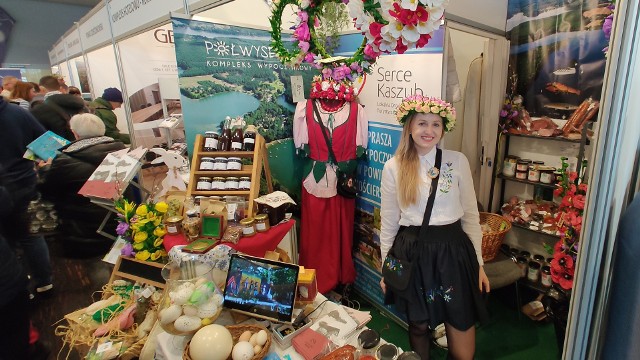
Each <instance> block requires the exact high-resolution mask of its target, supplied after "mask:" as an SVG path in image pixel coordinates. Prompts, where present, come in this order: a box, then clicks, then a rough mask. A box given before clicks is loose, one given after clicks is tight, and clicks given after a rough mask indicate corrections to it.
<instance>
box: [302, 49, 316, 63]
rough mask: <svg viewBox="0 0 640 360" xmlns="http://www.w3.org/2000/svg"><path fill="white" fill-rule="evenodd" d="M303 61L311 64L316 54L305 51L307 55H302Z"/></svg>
mask: <svg viewBox="0 0 640 360" xmlns="http://www.w3.org/2000/svg"><path fill="white" fill-rule="evenodd" d="M308 50H309V49H307V51H308ZM304 61H305V62H308V63H310V64H313V63H314V62H315V61H316V55H315V54H314V53H307V55H305V56H304Z"/></svg>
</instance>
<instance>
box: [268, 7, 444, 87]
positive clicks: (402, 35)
mask: <svg viewBox="0 0 640 360" xmlns="http://www.w3.org/2000/svg"><path fill="white" fill-rule="evenodd" d="M326 2H328V3H329V2H334V3H344V4H346V5H347V7H348V9H349V15H350V17H351V18H353V19H354V24H355V27H356V28H357V29H358V30H359V31H360V32H361V33H362V34H363V35H364V36H365V37H364V39H363V41H362V43H361V45H360V47H359V48H358V49H357V50H356V51H355V53H354V54H353V55H352V56H351V57H350V58H345V59H344V61H342V62H340V63H338V64H337V66H334V65H333V64H332V65H329V66H327V65H323V64H322V63H321V60H322V59H328V58H331V57H332V56H331V55H330V54H329V53H328V52H327V51H326V49H325V47H324V44H322V43H321V41H320V40H319V39H318V37H317V35H316V34H315V28H317V27H318V26H320V17H321V16H323V15H324V8H323V6H322V5H323V3H325V0H279V1H277V0H276V1H274V2H273V10H272V16H271V18H270V19H269V21H270V22H271V37H272V39H273V40H272V43H271V46H272V47H273V49H274V51H275V53H276V55H277V56H278V57H279V58H280V60H281V61H282V62H283V63H285V64H290V65H292V66H297V65H300V64H302V63H303V62H305V63H309V64H312V65H313V66H315V67H316V68H318V69H321V68H323V67H325V68H329V69H330V70H331V71H332V72H336V71H337V72H338V76H345V77H349V78H351V79H352V80H353V79H355V78H358V77H360V76H362V75H363V73H369V72H370V71H371V68H370V67H371V65H372V64H374V63H375V62H376V60H377V58H378V57H379V56H380V54H382V53H387V54H389V53H392V52H394V51H395V52H397V53H399V54H402V53H404V52H405V51H407V50H408V49H410V48H414V47H415V48H421V47H424V46H425V45H427V43H428V42H429V40H430V39H431V35H430V34H431V33H432V32H433V31H435V30H437V29H438V28H439V27H440V24H441V23H442V19H443V17H444V9H445V6H446V5H447V4H448V0H383V1H379V0H363V1H361V0H351V1H350V0H326ZM287 5H294V6H299V11H298V12H297V18H296V23H295V25H294V26H293V27H292V28H291V29H292V30H293V38H294V40H293V45H294V50H291V51H290V50H288V49H286V48H285V46H284V44H283V43H282V34H281V31H280V28H281V25H282V14H283V11H284V9H285V7H286V6H287ZM354 65H355V66H354ZM325 78H326V76H325ZM337 80H341V78H340V79H337Z"/></svg>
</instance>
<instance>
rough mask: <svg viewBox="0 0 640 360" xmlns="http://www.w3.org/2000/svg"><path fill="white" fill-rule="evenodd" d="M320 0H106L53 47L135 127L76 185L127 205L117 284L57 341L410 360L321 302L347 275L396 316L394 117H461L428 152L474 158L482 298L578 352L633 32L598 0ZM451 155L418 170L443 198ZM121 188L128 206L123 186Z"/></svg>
mask: <svg viewBox="0 0 640 360" xmlns="http://www.w3.org/2000/svg"><path fill="white" fill-rule="evenodd" d="M330 3H331V4H329V2H325V3H322V2H321V3H319V4H315V5H312V6H310V5H309V3H308V2H307V3H305V2H304V1H303V2H300V3H298V2H294V1H287V0H281V1H274V2H272V1H257V0H234V1H207V0H201V1H195V0H185V1H181V0H153V1H151V0H150V1H138V0H136V1H130V0H111V1H105V2H104V3H101V4H99V5H98V6H96V8H94V9H92V10H91V11H90V12H89V13H88V14H87V15H86V16H85V17H84V18H82V19H80V20H79V21H78V23H77V24H76V26H74V27H73V28H72V29H70V30H69V31H68V32H67V33H66V34H65V35H64V36H63V37H62V38H61V40H60V41H59V42H58V43H56V44H54V46H53V47H52V49H51V50H50V51H49V57H50V61H51V66H52V71H53V72H54V73H57V74H60V75H61V76H62V77H63V78H64V79H65V80H66V81H67V84H68V85H73V86H76V87H78V88H80V89H81V91H82V93H83V94H85V95H86V97H87V98H88V97H90V98H92V99H95V98H96V97H99V96H100V95H101V94H102V91H103V90H104V89H106V88H110V87H116V88H118V89H121V90H122V95H123V104H122V108H119V109H114V112H115V114H116V116H117V127H118V128H119V129H120V131H121V132H125V133H129V134H131V138H132V146H131V148H130V149H126V150H123V151H118V152H116V153H112V154H109V155H108V157H107V158H106V159H105V161H103V163H102V164H101V165H100V166H99V167H98V168H97V169H96V171H95V172H94V175H92V177H91V178H89V180H88V181H87V183H86V184H85V186H84V187H83V188H82V189H81V191H80V194H81V195H83V196H86V197H88V198H89V199H90V200H91V202H92V203H94V204H95V205H97V206H101V207H102V208H105V209H107V210H109V212H110V214H116V219H117V220H118V222H117V229H116V233H117V234H116V235H117V236H115V237H114V240H115V245H114V247H113V248H112V249H111V251H110V252H109V254H107V255H106V256H105V258H104V261H107V262H110V263H112V264H113V265H114V268H113V273H112V275H111V279H110V281H109V283H108V284H106V285H105V289H104V293H103V294H102V299H100V300H99V301H97V302H95V303H93V304H92V305H91V306H89V307H87V308H85V309H78V310H77V311H76V312H74V313H71V314H68V315H67V316H66V317H65V320H66V322H67V323H66V324H65V325H63V326H61V327H60V328H59V329H58V330H57V331H56V332H57V335H60V336H61V337H62V338H63V340H64V342H65V344H66V345H67V346H69V347H70V348H73V349H74V350H75V351H78V353H79V354H80V355H81V356H89V357H90V358H97V359H110V358H116V357H122V358H125V359H126V358H135V357H139V358H141V359H153V358H165V359H194V360H198V359H212V358H213V359H227V358H230V359H231V358H232V359H234V360H241V359H242V360H247V359H256V360H258V359H263V358H264V359H281V358H282V359H284V358H289V359H307V360H309V359H365V358H366V359H389V360H391V359H401V358H406V359H414V358H419V355H418V354H417V353H414V352H413V351H410V350H411V349H408V348H401V347H400V346H398V344H393V343H391V342H389V341H388V340H387V339H385V338H384V334H383V335H382V337H381V334H380V331H378V330H379V329H378V330H376V329H375V328H374V326H371V328H368V327H367V324H368V321H369V320H371V315H370V314H369V313H368V312H364V311H358V310H355V309H352V308H351V307H349V306H345V304H347V303H348V301H347V302H345V301H343V302H342V304H341V303H340V299H337V300H336V299H335V298H334V297H333V295H335V294H336V293H338V292H340V291H344V292H343V293H342V294H340V295H344V296H348V294H349V291H351V290H353V291H354V292H355V293H357V294H358V296H360V297H362V298H363V299H365V300H366V301H368V302H369V303H371V304H372V305H373V306H375V307H376V308H378V309H379V311H380V312H381V313H383V314H385V316H387V317H389V318H390V319H392V320H394V321H395V322H397V323H399V324H401V326H403V327H405V328H406V326H407V322H408V321H407V313H406V312H405V311H401V310H398V308H397V307H396V306H394V305H389V301H388V300H389V299H388V298H386V299H385V293H383V292H382V291H381V289H380V281H381V279H385V280H388V279H389V278H388V275H386V274H385V275H384V276H383V273H384V272H383V269H385V268H387V269H391V268H394V269H397V268H396V267H394V266H395V265H397V264H400V268H402V266H403V265H402V263H400V262H398V263H392V265H389V264H390V263H391V261H394V260H393V258H391V259H392V260H389V259H390V258H389V257H384V255H385V254H386V250H389V249H386V250H385V249H383V247H384V244H383V243H382V241H381V238H383V237H384V234H383V227H385V226H388V225H383V224H384V222H385V218H384V216H385V215H383V212H384V210H381V207H382V204H383V201H384V200H383V196H384V191H389V190H385V189H384V188H383V187H384V184H383V182H384V181H388V179H387V180H385V179H384V175H383V170H384V169H385V163H387V162H388V161H389V160H390V159H391V158H393V156H394V154H395V153H396V150H397V148H398V145H399V144H400V143H401V142H402V141H403V139H402V137H403V121H404V120H406V119H403V118H402V117H401V116H400V115H399V114H401V113H402V112H403V111H406V112H407V114H413V113H416V112H418V113H420V112H426V113H432V114H436V115H438V116H439V117H441V118H442V119H443V120H442V125H443V127H448V126H451V128H453V125H456V128H455V130H453V131H451V132H449V130H452V129H449V128H446V129H444V130H443V133H444V132H445V131H446V132H447V134H446V136H444V137H443V138H442V140H441V141H440V142H439V147H441V148H443V149H447V150H454V151H456V152H460V153H461V154H464V156H462V157H463V158H466V159H467V161H468V165H469V170H470V173H469V174H468V175H469V177H470V179H469V178H467V179H466V180H468V183H469V186H470V187H472V188H473V189H472V190H473V191H471V193H475V196H476V198H477V203H478V212H476V211H475V209H474V210H473V211H472V212H473V213H474V214H478V215H476V216H478V217H479V219H480V223H481V226H482V229H481V230H482V234H480V235H478V239H481V244H480V243H478V244H477V245H474V246H476V249H475V250H476V252H477V253H478V261H479V262H480V263H482V262H484V269H485V270H483V271H482V273H484V272H486V276H487V278H488V281H489V282H490V283H491V284H492V289H494V290H499V289H500V292H497V294H496V295H495V296H493V295H492V298H491V299H490V301H499V300H503V301H505V304H507V303H508V304H509V305H505V306H511V307H513V308H514V309H515V312H517V314H518V316H520V315H521V314H522V318H521V319H520V318H519V320H518V321H521V322H523V323H524V322H528V323H532V324H535V325H534V326H535V327H536V329H537V328H538V327H542V326H544V325H546V326H547V329H549V328H551V327H552V328H553V333H554V334H555V337H554V338H553V339H552V341H551V342H552V343H551V344H549V348H550V349H552V350H549V352H551V353H552V352H554V351H559V353H564V354H565V356H569V354H584V353H585V351H588V350H585V348H588V346H592V345H588V346H587V344H585V343H584V342H583V343H581V341H580V340H579V339H580V338H579V337H578V335H579V334H581V333H582V334H583V333H584V332H585V331H586V330H585V326H586V325H585V324H586V323H591V321H594V322H595V321H601V320H592V319H591V317H590V316H589V318H588V319H585V318H584V315H582V314H580V313H579V311H585V310H584V309H585V308H589V309H591V308H592V307H593V306H594V305H593V302H594V299H593V298H591V299H588V298H581V297H578V296H580V295H582V294H584V293H585V292H587V291H588V289H589V288H591V287H595V286H596V285H597V284H598V275H597V271H598V270H597V267H594V266H595V265H594V266H591V265H584V264H587V263H588V261H587V260H585V258H591V257H593V256H596V255H597V254H600V256H601V258H598V259H597V261H596V262H594V264H600V262H601V261H604V260H606V259H608V258H607V256H610V255H611V251H612V250H611V249H612V246H613V245H606V246H608V247H609V250H607V251H605V252H604V253H603V249H604V250H606V248H605V245H604V244H598V243H597V242H596V241H595V240H592V239H597V236H596V233H595V232H596V229H597V227H596V226H595V225H594V224H596V221H601V222H602V221H604V220H602V213H601V211H602V209H597V208H595V205H594V204H592V202H593V201H594V200H593V198H594V196H595V195H594V191H596V190H594V189H603V188H604V187H606V186H610V187H613V184H612V183H611V181H612V180H610V179H614V178H616V177H617V178H618V179H621V178H625V179H629V178H630V177H631V176H632V172H633V171H634V170H633V169H631V170H629V169H626V170H624V172H625V173H624V174H621V173H619V171H623V170H622V169H617V170H616V171H615V172H611V173H610V174H608V175H607V176H606V177H604V178H603V177H602V176H599V177H598V178H597V179H595V178H594V176H598V174H600V175H601V173H602V172H603V171H606V169H605V168H604V167H605V166H613V165H611V164H614V163H615V161H614V159H612V158H611V156H612V155H610V154H611V153H612V151H613V150H612V148H611V147H610V146H609V147H607V145H606V144H610V143H609V141H610V139H608V138H605V136H610V134H611V131H613V130H615V129H621V128H622V127H623V126H625V124H626V120H624V121H620V122H617V123H616V122H613V121H611V120H610V117H611V114H613V113H615V111H621V110H620V107H623V108H624V106H626V105H621V103H620V101H619V100H618V101H614V100H613V99H614V98H615V94H612V93H611V92H612V90H611V88H610V87H611V86H613V84H615V82H616V81H621V80H619V79H618V77H623V75H622V74H620V73H618V72H619V71H621V69H622V68H623V67H620V69H618V70H616V69H611V68H610V65H608V62H607V57H606V54H607V52H606V51H605V52H603V51H602V48H604V47H605V46H607V45H608V43H609V36H613V37H612V39H618V41H620V39H622V36H623V35H621V34H622V31H620V30H618V32H614V33H613V35H611V34H610V33H609V34H606V35H605V34H604V31H603V27H604V26H603V23H605V22H608V23H609V25H611V24H615V23H616V22H617V21H619V19H613V14H614V12H613V9H612V7H610V6H608V5H610V4H609V3H605V2H603V1H598V2H595V3H588V4H587V3H586V2H585V3H584V4H582V3H581V4H580V5H576V6H570V5H558V6H555V5H554V6H553V7H552V8H549V9H546V8H545V9H541V8H540V7H539V4H538V3H537V2H536V1H531V3H530V4H526V5H525V4H516V2H514V1H499V0H492V1H491V2H490V3H491V4H487V2H482V3H480V2H469V1H451V2H450V3H449V4H447V3H446V2H442V1H435V2H432V3H431V2H430V4H429V5H424V4H422V3H420V4H418V5H416V6H413V5H406V4H405V3H404V2H403V3H401V2H400V1H390V2H388V3H384V4H380V3H377V2H369V1H363V3H364V6H363V5H362V4H359V3H358V4H353V3H348V2H347V4H346V5H342V4H341V3H340V2H338V3H336V2H330ZM414 5H415V4H414ZM407 6H408V7H407ZM628 6H630V7H633V5H628ZM445 8H446V11H445ZM318 9H321V10H318ZM630 10H632V9H631V8H627V7H625V8H623V9H622V10H617V11H618V12H621V13H622V15H617V14H618V13H616V16H625V14H626V11H630ZM314 16H317V17H318V18H317V19H318V20H317V21H316V22H314ZM412 16H414V17H412ZM320 19H321V20H320ZM607 19H608V20H607ZM612 19H613V20H612ZM354 23H355V26H356V27H355V28H354ZM384 24H391V25H394V24H395V25H397V28H396V29H395V31H396V32H394V30H389V29H387V28H386V27H385V29H384V30H382V27H383V25H384ZM378 25H379V26H378ZM403 27H404V29H403ZM609 29H611V28H609ZM381 33H382V34H381ZM616 36H617V37H616ZM612 41H613V40H612ZM627 41H628V40H627ZM616 51H617V50H614V51H613V52H611V51H609V61H612V60H611V59H612V57H613V58H614V59H615V60H616V61H618V60H620V59H621V55H620V53H618V52H616ZM625 56H628V54H627V55H625ZM505 93H506V96H505ZM422 96H425V98H424V99H425V100H423V98H422ZM618 96H622V95H620V94H618ZM431 97H433V98H439V99H443V101H440V100H438V101H437V102H436V100H433V99H431ZM406 98H409V100H405V99H406ZM407 101H408V102H407ZM423 105H424V107H425V108H426V109H427V110H423ZM427 105H428V106H427ZM403 106H404V108H403ZM409 106H413V107H409ZM615 106H618V108H617V110H616V108H615ZM433 107H435V109H436V110H433ZM453 108H455V110H449V109H453ZM318 109H319V111H318ZM416 109H418V110H416ZM605 116H606V117H605ZM315 118H317V119H319V120H320V121H315V120H314V119H315ZM399 121H400V123H399ZM342 125H345V126H342ZM316 126H317V128H316ZM637 128H638V126H632V127H630V129H631V130H632V131H631V132H630V133H629V134H631V133H633V132H634V131H637V130H638V129H637ZM315 131H317V132H315ZM327 134H329V135H328V136H329V137H330V138H331V140H330V139H329V138H328V137H327ZM408 136H409V137H410V136H411V134H410V133H409V135H408ZM333 140H336V141H335V142H333ZM405 140H406V139H405ZM325 141H326V142H325ZM406 141H409V140H406ZM414 141H415V140H414ZM335 144H340V146H342V148H339V147H338V146H337V145H335ZM314 146H316V147H315V148H314ZM616 146H617V149H618V151H619V150H620V149H623V148H632V144H631V143H630V142H629V141H618V142H616ZM345 148H346V149H347V150H344V149H345ZM318 149H320V150H318ZM332 149H333V150H332ZM333 151H335V152H336V154H334V153H333ZM339 151H340V153H338V152H339ZM607 154H609V155H607ZM337 155H338V156H337ZM628 159H629V158H627V160H628ZM436 161H438V160H436ZM443 161H444V163H443V164H442V166H435V169H436V172H435V175H432V174H431V173H428V174H427V175H425V176H424V177H425V181H431V180H429V179H428V178H431V179H434V182H433V183H434V184H436V186H438V187H440V192H441V193H440V192H439V193H438V194H436V195H435V198H436V200H435V201H436V204H437V202H438V197H440V196H445V195H444V194H447V193H448V192H449V189H450V188H451V181H452V180H451V179H453V178H454V177H456V176H457V177H460V176H461V175H460V174H459V173H457V170H453V166H452V165H451V162H446V161H445V160H443ZM447 161H448V160H447ZM114 164H118V165H117V166H116V165H114ZM429 171H431V169H429ZM636 172H637V170H636ZM616 174H617V175H616ZM465 175H466V173H465ZM614 176H615V177H614ZM463 177H464V176H463ZM394 181H395V180H394ZM438 181H439V182H438ZM129 185H131V188H132V189H133V188H136V191H137V194H136V197H135V198H136V199H137V201H132V200H130V199H125V198H121V197H119V196H118V194H121V193H122V191H124V189H127V187H128V186H129ZM457 186H458V185H456V184H454V188H457ZM625 188H628V186H627V187H625ZM625 197H628V193H622V192H616V193H612V199H610V200H608V201H614V200H615V199H619V198H625ZM430 201H431V202H432V203H433V200H430ZM426 204H427V201H425V204H423V206H424V205H426ZM621 210H622V209H619V210H616V212H615V214H614V218H616V219H617V218H619V216H620V212H621ZM398 211H399V210H398ZM469 211H470V210H469V209H464V212H469ZM583 216H584V219H583ZM421 217H422V215H421ZM427 219H428V215H427ZM420 220H422V219H420ZM397 221H401V220H400V217H399V215H398V220H397ZM397 221H396V222H397ZM401 224H402V223H401ZM428 224H429V223H428V221H427V225H428ZM601 224H602V223H601ZM104 226H112V227H115V222H113V221H108V220H106V219H105V222H103V224H102V226H101V228H100V230H101V231H102V229H103V227H104ZM396 231H397V230H396ZM465 231H466V229H465ZM601 235H602V236H604V235H607V236H611V234H601ZM584 249H589V251H587V252H585V250H584ZM605 255H606V256H605ZM591 259H592V260H593V258H591ZM393 264H395V265H393ZM409 265H410V264H409ZM389 271H391V270H389ZM394 271H396V270H394ZM574 279H576V280H575V282H574ZM421 281H422V280H421ZM389 283H391V281H387V284H389ZM338 289H339V290H338ZM345 289H346V290H345ZM424 291H426V290H423V292H424ZM423 295H425V296H427V295H426V293H425V294H423ZM433 296H434V297H436V298H437V297H438V296H440V297H442V299H445V300H443V301H446V302H448V301H449V300H447V296H448V295H447V294H446V293H445V290H444V289H442V286H441V289H440V293H438V291H436V292H435V295H433ZM498 298H506V300H505V299H498ZM347 300H348V299H347ZM427 302H429V301H427ZM134 324H135V325H134ZM567 324H570V326H568V327H567ZM482 326H484V325H481V327H480V329H482ZM436 329H439V328H435V329H433V328H432V329H431V330H436ZM567 329H569V330H568V332H567ZM480 331H482V330H480ZM434 336H435V337H436V338H438V339H439V338H445V332H444V330H443V329H441V330H437V331H435V332H434ZM565 337H566V340H565ZM496 341H498V340H496ZM515 343H518V344H519V342H518V341H516V342H515ZM437 344H438V346H441V347H444V348H445V349H446V346H447V345H446V341H444V343H443V342H442V341H439V342H437ZM523 344H524V343H523ZM523 347H526V344H524V345H523ZM516 351H517V350H516ZM479 353H480V354H484V355H486V354H492V353H491V352H486V351H485V352H482V351H481V350H479ZM91 356H93V357H91ZM212 356H213V357H212Z"/></svg>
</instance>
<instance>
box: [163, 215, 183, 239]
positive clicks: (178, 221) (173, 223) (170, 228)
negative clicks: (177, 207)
mask: <svg viewBox="0 0 640 360" xmlns="http://www.w3.org/2000/svg"><path fill="white" fill-rule="evenodd" d="M164 225H165V228H166V230H167V234H171V235H176V234H180V233H181V232H182V216H179V215H176V216H170V217H168V218H166V219H165V220H164Z"/></svg>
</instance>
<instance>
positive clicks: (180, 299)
mask: <svg viewBox="0 0 640 360" xmlns="http://www.w3.org/2000/svg"><path fill="white" fill-rule="evenodd" d="M193 290H194V288H191V287H183V288H181V289H180V290H178V291H176V292H174V293H173V297H172V298H171V301H173V303H174V304H176V305H184V304H186V303H187V301H189V298H190V297H191V294H193ZM169 296H171V294H169Z"/></svg>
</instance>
